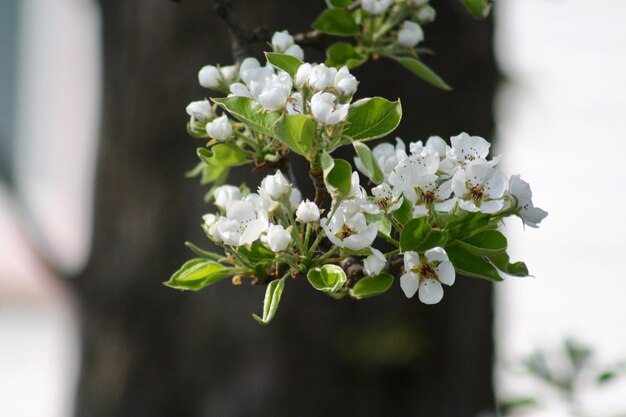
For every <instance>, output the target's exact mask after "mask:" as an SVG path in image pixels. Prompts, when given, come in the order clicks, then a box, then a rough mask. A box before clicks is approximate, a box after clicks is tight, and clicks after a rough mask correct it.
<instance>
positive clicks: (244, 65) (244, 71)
mask: <svg viewBox="0 0 626 417" xmlns="http://www.w3.org/2000/svg"><path fill="white" fill-rule="evenodd" d="M260 67H261V64H260V63H259V61H258V60H257V59H256V58H246V59H244V60H243V61H241V64H240V65H239V77H240V78H241V79H242V80H244V82H245V80H246V79H248V74H250V72H249V71H250V70H254V69H256V68H260Z"/></svg>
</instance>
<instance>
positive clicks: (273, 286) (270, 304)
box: [252, 278, 286, 325]
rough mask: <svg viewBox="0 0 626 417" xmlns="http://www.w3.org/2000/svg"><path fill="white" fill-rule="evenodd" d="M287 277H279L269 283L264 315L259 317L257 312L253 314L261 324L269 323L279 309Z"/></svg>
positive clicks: (264, 302)
mask: <svg viewBox="0 0 626 417" xmlns="http://www.w3.org/2000/svg"><path fill="white" fill-rule="evenodd" d="M285 279H286V278H281V279H277V280H274V281H272V282H270V283H269V284H268V285H267V290H265V300H263V317H259V316H257V315H256V314H253V315H252V317H254V319H255V320H256V321H257V322H258V323H259V324H263V325H266V324H269V322H270V321H272V319H273V318H274V315H275V314H276V310H278V304H279V303H280V297H281V296H282V295H283V288H285Z"/></svg>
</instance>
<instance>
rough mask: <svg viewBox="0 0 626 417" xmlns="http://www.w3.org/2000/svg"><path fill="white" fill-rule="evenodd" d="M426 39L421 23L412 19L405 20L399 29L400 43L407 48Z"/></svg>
mask: <svg viewBox="0 0 626 417" xmlns="http://www.w3.org/2000/svg"><path fill="white" fill-rule="evenodd" d="M423 40H424V31H422V28H421V27H420V25H418V24H417V23H415V22H412V21H410V20H405V21H404V22H403V23H402V26H401V27H400V30H399V31H398V43H399V44H400V45H402V46H406V47H407V48H413V47H415V45H417V44H418V43H420V42H421V41H423Z"/></svg>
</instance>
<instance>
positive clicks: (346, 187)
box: [320, 153, 352, 195]
mask: <svg viewBox="0 0 626 417" xmlns="http://www.w3.org/2000/svg"><path fill="white" fill-rule="evenodd" d="M320 162H321V164H322V170H323V172H324V183H326V186H327V187H328V188H329V189H330V190H331V191H334V192H336V193H338V194H341V195H348V194H350V189H351V188H352V181H351V179H352V166H351V165H350V163H349V162H348V161H345V160H343V159H333V158H332V157H331V156H330V155H329V154H327V153H323V154H322V155H321V157H320Z"/></svg>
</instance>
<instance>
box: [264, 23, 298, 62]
mask: <svg viewBox="0 0 626 417" xmlns="http://www.w3.org/2000/svg"><path fill="white" fill-rule="evenodd" d="M271 43H272V49H273V50H274V52H279V53H281V54H286V55H291V56H293V57H295V58H298V59H299V60H302V59H304V51H303V50H302V48H300V46H299V45H296V44H295V42H294V39H293V36H291V35H290V34H289V32H287V31H286V30H283V31H282V32H274V35H273V36H272V41H271Z"/></svg>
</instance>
